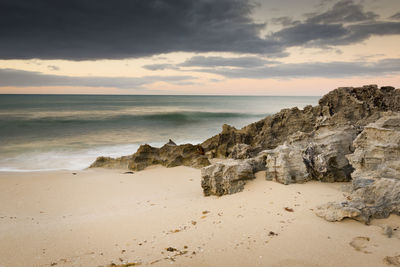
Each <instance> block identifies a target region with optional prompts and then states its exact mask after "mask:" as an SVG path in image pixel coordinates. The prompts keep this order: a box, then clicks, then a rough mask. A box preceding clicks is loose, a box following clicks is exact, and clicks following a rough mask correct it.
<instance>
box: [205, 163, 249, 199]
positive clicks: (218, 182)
mask: <svg viewBox="0 0 400 267" xmlns="http://www.w3.org/2000/svg"><path fill="white" fill-rule="evenodd" d="M254 166H255V165H253V164H252V162H251V161H249V160H225V161H221V162H216V163H214V164H212V165H210V166H208V167H204V168H202V169H201V187H202V188H203V193H204V195H205V196H210V195H216V196H222V195H228V194H233V193H237V192H241V191H242V190H243V189H244V185H245V184H246V181H247V180H250V179H254V178H255V176H254V168H255V167H254Z"/></svg>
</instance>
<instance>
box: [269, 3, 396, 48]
mask: <svg viewBox="0 0 400 267" xmlns="http://www.w3.org/2000/svg"><path fill="white" fill-rule="evenodd" d="M377 18H378V15H377V14H375V13H373V12H366V11H364V10H363V7H362V6H361V5H359V4H355V3H354V2H353V1H352V0H345V1H339V2H338V3H336V4H334V5H333V7H332V8H330V9H329V10H328V11H326V12H323V13H320V14H315V13H314V14H309V15H308V17H307V19H306V20H304V21H302V22H300V23H296V24H294V25H292V26H289V27H286V28H283V29H281V30H280V31H278V32H275V33H272V34H271V35H269V36H268V37H267V39H269V40H274V41H276V42H278V43H281V44H282V45H284V46H286V47H291V46H313V47H329V46H335V45H349V44H354V43H358V42H361V41H364V40H366V39H368V38H369V37H371V36H373V35H378V36H383V35H395V34H400V22H393V21H377V20H376V19H377Z"/></svg>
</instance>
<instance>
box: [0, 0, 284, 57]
mask: <svg viewBox="0 0 400 267" xmlns="http://www.w3.org/2000/svg"><path fill="white" fill-rule="evenodd" d="M252 9H253V4H251V3H250V1H249V0H174V1H169V0H113V1H110V0H85V1H83V0H69V1H54V0H35V1H32V0H8V1H7V0H3V1H0V58H2V59H14V58H19V59H28V58H42V59H54V58H58V59H72V60H84V59H99V58H113V59H118V58H129V57H140V56H147V55H154V54H160V53H168V52H173V51H189V52H208V51H230V52H238V53H242V52H244V53H247V52H249V53H266V54H268V53H276V52H278V53H279V52H281V48H280V47H279V46H277V45H276V43H275V42H271V41H268V40H264V39H261V38H260V37H259V33H260V31H261V30H262V29H263V28H264V27H265V24H260V23H255V22H254V21H253V20H252V19H251V18H250V15H251V12H252Z"/></svg>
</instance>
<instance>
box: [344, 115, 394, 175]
mask: <svg viewBox="0 0 400 267" xmlns="http://www.w3.org/2000/svg"><path fill="white" fill-rule="evenodd" d="M354 147H355V151H354V153H353V154H351V155H348V156H347V158H348V159H349V160H350V163H351V164H352V165H353V166H354V168H355V171H354V173H353V174H352V176H353V178H354V179H357V178H372V179H374V178H377V177H379V178H393V179H400V115H399V114H392V115H390V114H387V115H386V116H385V117H383V118H381V119H379V120H377V121H376V122H375V123H371V124H369V125H368V126H366V127H365V129H364V131H363V132H362V133H361V134H360V135H359V136H358V137H357V138H356V139H355V141H354Z"/></svg>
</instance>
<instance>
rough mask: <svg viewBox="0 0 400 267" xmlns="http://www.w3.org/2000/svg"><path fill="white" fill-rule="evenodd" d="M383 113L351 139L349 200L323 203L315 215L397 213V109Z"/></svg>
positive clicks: (399, 126) (399, 167)
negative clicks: (351, 187) (351, 178)
mask: <svg viewBox="0 0 400 267" xmlns="http://www.w3.org/2000/svg"><path fill="white" fill-rule="evenodd" d="M383 115H384V116H383V117H382V118H381V119H379V120H377V121H376V122H374V123H371V124H369V125H367V126H366V127H365V128H364V130H363V131H362V132H361V134H360V135H359V136H358V137H357V138H356V139H355V141H354V143H353V146H354V148H355V151H354V153H353V154H351V155H347V158H348V159H349V161H350V163H351V164H352V166H353V167H354V168H355V171H354V172H353V173H352V177H353V181H352V185H353V192H352V194H351V195H350V197H349V199H350V200H349V201H345V202H342V203H333V204H332V203H331V204H328V205H327V204H325V205H322V206H320V207H319V208H318V212H317V215H319V216H321V217H323V218H325V219H327V220H331V218H333V217H335V214H339V213H342V214H346V216H343V217H342V218H341V217H340V216H336V219H337V220H341V219H343V218H345V217H349V218H354V219H356V220H359V221H362V222H365V223H369V221H370V220H371V219H372V218H386V217H388V216H389V215H390V214H392V213H394V214H398V215H400V113H385V114H383ZM332 207H334V208H332ZM349 209H351V211H353V212H352V213H348V211H349Z"/></svg>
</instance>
